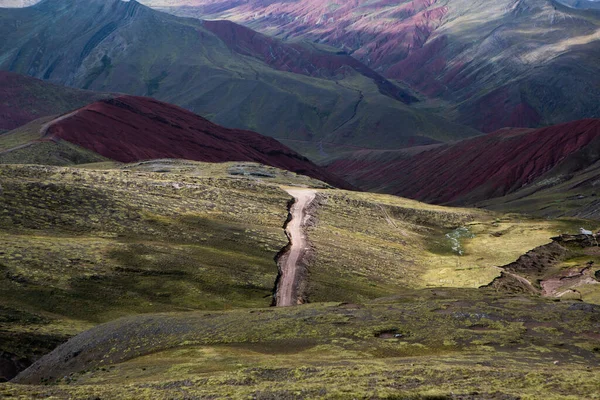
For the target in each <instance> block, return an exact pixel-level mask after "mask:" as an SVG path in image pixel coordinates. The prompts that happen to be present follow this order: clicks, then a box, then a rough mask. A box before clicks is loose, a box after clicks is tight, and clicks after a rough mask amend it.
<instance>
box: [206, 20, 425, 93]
mask: <svg viewBox="0 0 600 400" xmlns="http://www.w3.org/2000/svg"><path fill="white" fill-rule="evenodd" d="M203 24H204V27H205V28H206V29H208V30H209V31H211V32H212V33H214V34H215V35H217V36H218V37H219V38H220V39H221V40H222V41H223V42H225V44H226V45H227V46H228V47H229V48H231V49H232V50H234V51H235V52H237V53H240V54H243V55H246V56H251V57H254V58H258V59H259V60H261V61H263V62H264V63H266V64H267V65H269V66H270V67H272V68H275V69H278V70H280V71H287V72H293V73H296V74H302V75H307V76H314V77H317V78H327V79H330V78H336V77H344V76H345V75H347V74H348V72H350V71H352V70H354V71H356V72H358V73H359V74H361V75H364V76H366V77H367V78H370V79H372V80H373V81H374V82H375V84H377V86H378V88H379V91H380V92H381V93H382V94H385V95H387V96H390V97H392V98H394V99H396V100H399V101H402V102H403V103H406V104H410V103H413V102H416V101H418V100H417V98H416V97H414V96H412V95H411V94H409V93H408V92H406V91H405V90H403V89H401V88H399V87H397V86H395V85H394V84H392V83H391V82H390V81H388V80H387V79H386V78H384V77H383V76H382V75H380V74H379V73H377V72H375V71H374V70H372V69H371V68H369V67H367V66H366V65H365V64H363V63H362V62H360V61H358V60H357V59H356V58H353V57H351V56H349V55H347V54H345V53H344V52H340V53H337V54H336V53H332V52H327V51H323V50H319V49H318V48H316V47H314V46H312V45H310V44H308V43H291V44H289V43H285V42H283V41H281V40H278V39H274V38H272V37H269V36H266V35H263V34H261V33H258V32H256V31H253V30H252V29H249V28H246V27H244V26H242V25H238V24H235V23H233V22H230V21H204V22H203Z"/></svg>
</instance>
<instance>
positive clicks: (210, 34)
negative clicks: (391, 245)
mask: <svg viewBox="0 0 600 400" xmlns="http://www.w3.org/2000/svg"><path fill="white" fill-rule="evenodd" d="M0 21H1V22H2V23H1V24H0V34H1V35H2V37H3V38H4V40H2V42H1V43H0V54H2V55H3V56H2V58H1V59H0V69H3V70H8V71H13V72H18V73H21V74H26V75H30V76H33V77H37V78H41V79H44V80H47V81H50V82H53V83H56V84H62V85H67V86H71V87H76V88H81V89H87V90H94V91H104V92H122V93H127V94H132V95H142V96H152V97H155V98H157V99H159V100H162V101H166V102H169V103H174V104H177V105H179V106H182V107H184V108H186V109H189V110H191V111H193V112H195V113H198V114H200V115H203V116H205V117H207V118H208V119H210V120H211V121H213V122H215V123H218V124H220V125H224V126H227V127H230V128H241V129H249V130H253V131H257V132H260V133H262V134H265V135H268V136H272V137H275V138H277V139H279V140H284V141H286V140H287V142H286V144H288V145H290V146H293V147H295V148H297V149H301V150H303V151H304V152H305V154H317V155H318V154H320V153H321V152H322V149H323V146H328V145H329V144H332V145H333V146H331V149H333V151H335V150H337V149H339V148H340V147H339V146H355V147H356V146H358V147H367V148H381V147H386V146H396V147H406V146H411V145H414V144H429V143H435V142H439V141H446V140H451V139H455V138H457V137H468V136H473V135H476V134H477V131H475V130H472V129H468V128H465V127H463V126H461V125H458V124H453V123H451V122H449V121H448V120H446V119H444V118H443V117H440V116H437V115H435V114H432V113H430V112H427V111H424V110H422V109H420V108H417V107H414V106H411V105H410V104H411V103H414V102H415V101H416V100H417V99H416V98H415V97H414V96H413V95H412V94H411V93H410V92H409V91H407V90H406V89H402V88H401V87H399V86H397V85H395V84H394V83H393V82H391V81H389V80H387V79H385V78H383V77H382V76H381V75H380V74H378V73H376V72H375V71H373V70H372V69H370V68H368V67H366V66H365V65H364V64H362V63H360V62H359V61H357V60H356V59H354V58H351V57H349V56H347V55H344V54H339V52H331V51H329V50H323V49H322V48H320V47H318V46H314V45H309V44H297V45H295V44H286V43H284V42H281V41H279V40H277V39H272V38H269V37H266V36H264V35H261V34H259V33H256V32H253V31H251V30H249V29H247V28H244V27H242V26H239V25H236V24H233V23H230V22H204V21H201V20H194V19H189V18H179V17H175V16H170V15H167V14H164V13H161V12H158V11H155V10H152V9H150V8H148V7H146V6H143V5H141V4H139V3H137V2H135V1H131V2H122V1H119V0H108V1H103V0H86V1H74V2H72V1H66V0H45V1H42V2H41V3H38V4H36V5H35V6H32V7H27V8H4V9H0ZM148 49H152V51H148ZM319 144H321V145H319ZM329 151H332V150H329Z"/></svg>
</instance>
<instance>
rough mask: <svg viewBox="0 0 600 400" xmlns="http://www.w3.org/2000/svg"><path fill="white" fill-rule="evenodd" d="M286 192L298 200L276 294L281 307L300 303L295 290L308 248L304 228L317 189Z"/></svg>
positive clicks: (289, 224)
mask: <svg viewBox="0 0 600 400" xmlns="http://www.w3.org/2000/svg"><path fill="white" fill-rule="evenodd" d="M286 192H288V193H289V194H290V195H292V196H293V197H294V198H295V199H296V202H295V203H294V204H293V205H292V209H291V210H290V212H291V214H292V219H291V220H290V222H289V223H288V224H287V228H286V234H287V236H288V238H289V239H290V243H291V247H290V250H289V251H288V253H287V255H286V256H285V258H284V260H283V261H284V264H283V265H282V266H281V277H280V280H279V287H278V289H277V295H276V304H277V306H279V307H287V306H293V305H297V303H298V299H297V294H296V293H295V290H294V289H295V286H296V278H297V275H298V264H299V262H300V261H301V260H302V256H303V255H304V253H305V252H306V250H307V249H308V241H307V239H306V235H305V233H304V228H305V226H306V222H307V221H308V219H309V218H310V215H309V214H308V213H307V212H306V207H307V206H308V205H309V204H310V203H311V202H312V201H313V200H314V198H315V195H316V191H314V190H311V189H286Z"/></svg>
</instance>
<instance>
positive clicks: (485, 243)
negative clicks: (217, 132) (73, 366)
mask: <svg viewBox="0 0 600 400" xmlns="http://www.w3.org/2000/svg"><path fill="white" fill-rule="evenodd" d="M0 178H1V182H2V183H1V184H2V194H1V195H0V249H1V250H0V282H1V284H0V306H1V307H0V318H2V319H3V321H5V322H6V323H3V327H2V329H0V351H8V352H9V353H15V352H16V353H17V354H18V355H19V356H21V357H26V358H36V357H37V356H36V354H38V355H39V353H40V352H43V350H44V349H45V350H46V351H47V350H49V349H51V348H53V347H54V346H55V345H56V343H57V342H60V341H62V340H64V338H65V337H68V336H71V335H74V334H76V333H79V332H81V331H82V330H84V329H86V328H89V327H92V326H94V325H96V324H98V323H102V322H106V321H109V320H113V319H115V318H118V317H121V316H128V315H135V314H140V313H151V312H167V311H168V312H177V311H187V310H199V309H208V310H222V309H228V308H246V307H266V306H268V305H269V304H270V303H271V292H272V290H273V285H274V282H275V279H276V276H277V266H276V264H275V262H274V257H275V255H276V254H277V253H278V252H279V251H280V249H281V248H282V247H283V246H284V245H286V244H287V238H286V237H285V235H284V233H283V229H282V226H283V223H284V221H285V219H286V217H287V202H288V200H289V195H287V193H285V192H284V191H283V190H282V189H281V188H280V185H284V184H285V185H290V184H295V185H303V186H310V187H316V188H318V190H319V195H318V206H317V208H316V211H315V217H316V219H315V223H314V224H313V226H312V228H311V229H310V231H309V239H310V240H311V241H312V244H313V247H314V250H315V254H316V257H315V258H314V260H313V262H312V263H311V265H310V266H309V273H310V275H309V278H308V282H309V286H308V293H307V295H308V298H309V300H310V301H316V302H318V301H352V302H367V301H370V300H372V299H375V298H378V297H382V296H390V295H394V294H397V293H399V292H403V291H406V290H413V289H418V288H424V287H431V286H435V287H439V286H445V287H463V288H474V287H478V286H480V285H484V284H487V283H489V282H490V281H491V280H492V279H494V278H495V277H496V276H498V275H499V271H498V270H497V269H496V268H494V267H495V266H499V265H505V264H507V263H509V262H512V261H514V260H515V259H516V258H518V257H519V256H520V255H521V254H523V253H525V252H526V251H528V250H530V249H532V248H534V247H536V246H539V245H541V244H545V243H547V242H549V238H550V237H551V236H554V235H556V234H557V233H559V232H565V231H567V232H568V231H571V232H572V231H574V230H575V229H576V227H578V226H579V224H580V221H545V220H526V219H523V218H522V217H520V216H512V215H499V214H493V213H489V212H484V211H480V210H472V209H449V208H444V207H436V206H429V205H425V204H422V203H418V202H415V201H409V200H404V199H400V198H395V197H393V196H385V195H375V194H366V193H357V192H346V191H339V190H332V189H329V188H328V186H327V185H325V184H323V183H321V182H318V181H314V180H311V179H309V178H306V177H303V176H298V175H296V174H293V173H290V172H285V171H280V170H277V169H274V168H270V167H263V166H258V165H255V164H246V163H226V164H203V163H193V162H182V161H173V160H158V161H153V162H144V163H139V164H134V165H119V164H118V163H114V162H101V163H94V164H89V165H83V166H81V167H80V168H63V167H48V166H27V165H2V166H1V167H0ZM459 227H464V228H467V229H468V231H469V234H468V235H465V236H464V237H462V238H460V239H459V242H460V246H461V250H462V251H463V253H464V254H463V255H462V256H459V255H458V254H457V252H456V250H453V246H455V244H453V242H451V241H450V239H448V237H446V234H451V233H452V232H454V231H455V230H456V229H457V228H459ZM593 295H594V293H590V294H589V296H590V298H592V297H593ZM584 298H586V299H587V295H586V297H584ZM15 343H18V344H19V345H18V346H16V345H15Z"/></svg>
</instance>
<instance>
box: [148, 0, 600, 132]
mask: <svg viewBox="0 0 600 400" xmlns="http://www.w3.org/2000/svg"><path fill="white" fill-rule="evenodd" d="M144 2H145V3H146V4H148V5H151V6H153V7H157V8H159V9H162V10H165V11H168V12H170V13H174V14H176V15H182V16H192V17H200V18H207V19H221V18H223V19H230V20H232V21H235V22H239V23H241V24H245V25H247V26H249V27H251V28H253V29H256V30H258V31H260V32H264V33H267V34H269V35H273V36H276V37H280V38H283V39H287V40H289V41H294V40H306V41H310V42H316V43H320V44H325V45H329V46H333V47H334V48H337V49H340V50H342V51H345V52H347V53H348V54H352V56H353V57H355V58H357V59H358V60H360V61H362V62H364V63H365V64H366V65H368V66H369V67H371V68H373V69H375V70H376V71H378V72H380V73H381V74H382V75H384V76H385V77H387V78H388V79H392V80H401V81H403V82H405V83H408V84H409V85H410V86H411V87H413V88H415V89H416V90H418V91H420V92H421V93H422V94H424V95H425V96H426V97H427V98H429V99H431V100H435V101H434V102H433V105H434V106H435V107H441V108H442V114H443V115H445V116H447V117H448V118H451V119H452V120H454V121H456V122H459V123H462V124H466V125H468V126H471V127H474V128H476V129H479V130H481V131H484V132H492V131H495V130H497V129H500V128H503V127H507V126H512V127H538V126H543V125H551V124H557V123H561V122H565V121H569V120H576V119H582V118H589V117H600V111H599V110H598V107H597V104H598V102H599V100H600V80H599V79H598V76H599V74H600V71H599V69H600V66H599V64H598V62H597V60H598V59H599V58H600V50H599V49H600V45H599V41H600V16H599V15H598V14H597V13H596V12H594V11H592V10H587V11H586V10H579V8H586V7H587V8H589V7H593V8H596V7H597V4H598V3H597V2H574V1H568V0H563V1H562V2H557V1H553V0H499V1H494V2H493V3H490V2H489V1H485V0H475V1H472V0H403V1H397V2H389V1H376V2H373V1H368V0H354V1H328V2H322V1H318V0H312V1H310V0H296V1H286V2H281V1H273V0H249V1H239V2H238V1H223V0H145V1H144ZM584 3H585V6H584ZM564 4H568V5H569V6H573V5H575V7H576V8H571V7H566V6H565V5H564ZM440 101H441V102H442V103H441V104H439V103H438V102H440Z"/></svg>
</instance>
